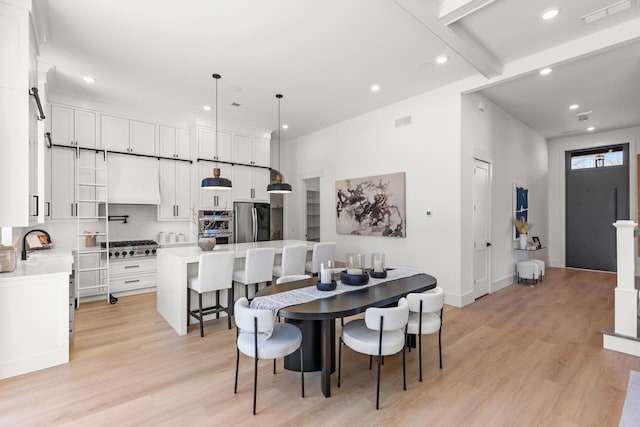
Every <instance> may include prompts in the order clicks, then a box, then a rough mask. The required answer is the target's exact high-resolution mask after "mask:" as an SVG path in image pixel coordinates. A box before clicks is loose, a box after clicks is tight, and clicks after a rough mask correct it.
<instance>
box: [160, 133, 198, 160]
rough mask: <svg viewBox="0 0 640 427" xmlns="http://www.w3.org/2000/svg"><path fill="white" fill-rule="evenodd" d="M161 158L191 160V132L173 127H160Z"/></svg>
mask: <svg viewBox="0 0 640 427" xmlns="http://www.w3.org/2000/svg"><path fill="white" fill-rule="evenodd" d="M158 135H159V144H158V145H159V152H160V154H159V155H160V157H173V158H175V159H190V158H191V155H190V153H191V150H190V149H189V131H188V130H185V129H176V128H174V127H171V126H164V125H160V126H159V127H158Z"/></svg>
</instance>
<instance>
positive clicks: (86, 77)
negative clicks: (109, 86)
mask: <svg viewBox="0 0 640 427" xmlns="http://www.w3.org/2000/svg"><path fill="white" fill-rule="evenodd" d="M82 80H84V81H85V82H87V83H95V82H96V79H94V78H93V77H89V76H84V77H83V78H82Z"/></svg>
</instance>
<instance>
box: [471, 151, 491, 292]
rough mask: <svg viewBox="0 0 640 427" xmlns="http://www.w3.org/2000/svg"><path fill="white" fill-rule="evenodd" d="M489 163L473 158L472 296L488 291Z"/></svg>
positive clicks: (489, 266) (489, 246) (489, 251)
mask: <svg viewBox="0 0 640 427" xmlns="http://www.w3.org/2000/svg"><path fill="white" fill-rule="evenodd" d="M490 177H491V176H490V173H489V164H488V163H486V162H482V161H480V160H474V165H473V216H472V228H473V296H474V298H480V297H481V296H483V295H486V294H488V293H489V284H490V283H491V242H490V241H489V238H490V233H491V228H490V226H489V225H490V220H491V212H490V207H491V200H490V197H491V193H490V191H489V188H490V187H489V186H490V185H491V182H490Z"/></svg>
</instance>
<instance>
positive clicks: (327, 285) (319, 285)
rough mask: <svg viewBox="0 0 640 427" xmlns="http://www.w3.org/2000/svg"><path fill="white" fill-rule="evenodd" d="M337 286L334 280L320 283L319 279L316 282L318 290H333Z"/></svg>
mask: <svg viewBox="0 0 640 427" xmlns="http://www.w3.org/2000/svg"><path fill="white" fill-rule="evenodd" d="M337 287H338V282H336V281H335V280H334V281H332V282H331V283H322V282H320V281H318V283H316V288H318V290H319V291H335V290H336V288H337Z"/></svg>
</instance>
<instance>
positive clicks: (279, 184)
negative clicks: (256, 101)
mask: <svg viewBox="0 0 640 427" xmlns="http://www.w3.org/2000/svg"><path fill="white" fill-rule="evenodd" d="M276 98H278V167H280V133H281V132H282V127H281V123H280V100H281V99H282V98H283V96H282V94H280V93H279V94H277V95H276ZM292 191H293V190H291V185H289V184H287V183H286V182H283V179H282V174H281V173H280V172H278V173H277V174H276V182H274V183H272V184H269V185H267V193H271V194H289V193H291V192H292Z"/></svg>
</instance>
